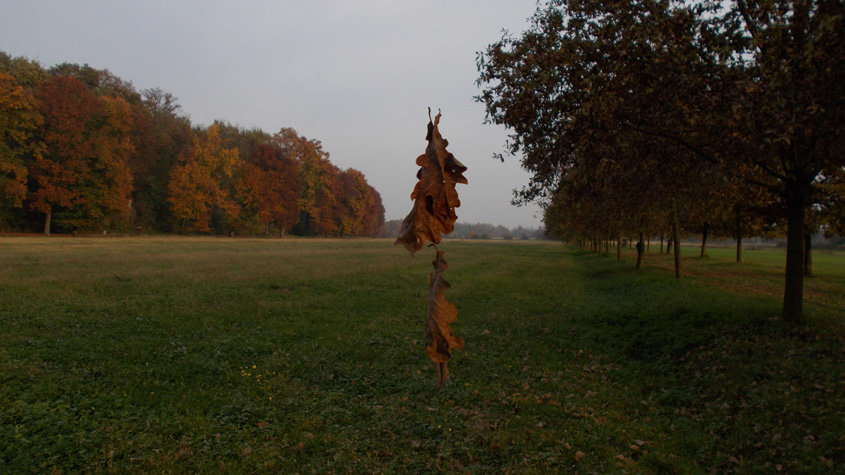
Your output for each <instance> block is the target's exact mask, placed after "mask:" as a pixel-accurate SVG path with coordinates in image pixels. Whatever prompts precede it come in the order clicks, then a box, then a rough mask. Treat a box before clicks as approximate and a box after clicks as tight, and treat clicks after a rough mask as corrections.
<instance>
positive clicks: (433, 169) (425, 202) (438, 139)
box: [395, 109, 467, 388]
mask: <svg viewBox="0 0 845 475" xmlns="http://www.w3.org/2000/svg"><path fill="white" fill-rule="evenodd" d="M440 115H441V114H440V112H439V111H438V113H437V115H436V116H435V117H434V122H433V123H432V121H431V109H429V110H428V116H429V120H428V133H427V135H426V140H427V141H428V146H427V147H426V149H425V153H424V154H422V155H420V156H419V157H417V165H419V166H420V170H419V172H417V179H418V180H419V181H418V182H417V184H416V186H415V187H414V191H413V192H412V193H411V199H412V200H414V208H413V209H412V210H411V212H410V213H409V214H408V216H407V217H406V218H405V220H404V221H403V222H402V228H401V229H400V232H399V237H397V238H396V242H395V244H402V245H404V246H405V248H406V249H408V250H409V251H410V252H411V254H413V253H415V252H417V251H419V250H420V249H422V247H423V246H424V245H425V242H426V241H430V242H432V243H434V244H439V243H440V240H441V239H442V235H443V234H449V233H451V232H452V230H454V229H455V221H456V220H457V219H458V216H457V215H456V214H455V208H457V207H458V206H460V205H461V202H460V200H459V199H458V192H457V190H456V189H455V185H456V184H457V183H463V184H466V183H467V179H466V178H464V176H463V172H465V171H466V169H467V168H466V167H465V166H464V165H463V164H462V163H461V162H459V161H458V160H457V159H456V158H455V156H454V155H452V154H451V153H449V152H448V151H447V150H446V147H447V146H448V145H449V142H448V141H447V140H446V139H444V138H443V136H442V135H440V130H439V129H438V125H439V124H440ZM435 249H436V248H435ZM443 253H444V252H443V251H441V250H436V256H435V259H434V261H433V262H432V264H433V265H434V273H432V274H431V276H430V278H429V299H428V320H427V323H426V335H425V337H426V338H425V339H426V352H427V353H428V355H429V357H430V358H431V359H432V361H434V364H435V365H436V366H437V387H438V388H440V387H442V386H443V383H444V382H445V381H446V378H447V377H448V376H449V369H448V367H447V364H448V362H449V360H450V359H451V357H452V350H453V349H458V348H463V347H464V345H465V342H464V340H463V339H462V338H459V337H456V336H454V335H452V329H451V327H449V325H450V324H452V323H454V322H455V321H456V320H457V318H458V310H457V308H455V306H454V305H452V304H451V303H449V302H448V301H447V300H446V297H445V296H444V295H443V291H444V290H445V289H447V288H449V287H450V285H449V283H448V282H446V280H444V279H443V271H445V270H446V269H447V267H448V265H447V264H446V261H445V260H444V259H443Z"/></svg>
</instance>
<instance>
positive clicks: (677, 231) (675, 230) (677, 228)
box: [672, 210, 684, 279]
mask: <svg viewBox="0 0 845 475" xmlns="http://www.w3.org/2000/svg"><path fill="white" fill-rule="evenodd" d="M672 241H674V242H675V278H676V279H683V278H684V273H683V270H682V269H681V225H680V223H679V222H678V213H677V212H675V210H672Z"/></svg>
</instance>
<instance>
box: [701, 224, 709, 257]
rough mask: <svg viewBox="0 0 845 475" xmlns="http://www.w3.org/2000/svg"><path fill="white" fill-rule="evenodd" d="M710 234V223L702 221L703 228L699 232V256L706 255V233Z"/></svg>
mask: <svg viewBox="0 0 845 475" xmlns="http://www.w3.org/2000/svg"><path fill="white" fill-rule="evenodd" d="M708 234H710V223H704V229H703V230H702V232H701V256H699V257H701V258H705V257H707V235H708Z"/></svg>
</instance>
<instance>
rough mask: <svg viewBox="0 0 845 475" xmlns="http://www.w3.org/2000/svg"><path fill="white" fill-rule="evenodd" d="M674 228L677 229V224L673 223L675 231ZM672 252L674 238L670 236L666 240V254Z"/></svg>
mask: <svg viewBox="0 0 845 475" xmlns="http://www.w3.org/2000/svg"><path fill="white" fill-rule="evenodd" d="M674 229H675V225H674V224H673V225H672V231H673V233H674ZM673 236H674V234H673ZM671 253H672V238H671V237H670V238H669V239H668V240H667V241H666V254H671Z"/></svg>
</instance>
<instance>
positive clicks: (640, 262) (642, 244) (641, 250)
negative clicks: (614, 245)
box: [637, 233, 645, 269]
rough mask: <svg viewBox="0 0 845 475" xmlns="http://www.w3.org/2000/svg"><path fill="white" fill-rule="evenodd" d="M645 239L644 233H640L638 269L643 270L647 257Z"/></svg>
mask: <svg viewBox="0 0 845 475" xmlns="http://www.w3.org/2000/svg"><path fill="white" fill-rule="evenodd" d="M643 241H645V238H644V237H643V233H640V240H639V241H638V242H637V269H642V268H643V258H644V257H645V242H643Z"/></svg>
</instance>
